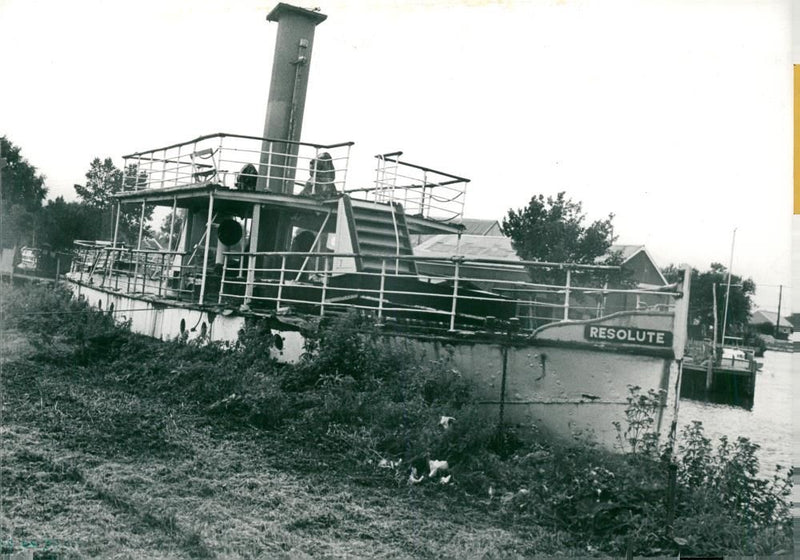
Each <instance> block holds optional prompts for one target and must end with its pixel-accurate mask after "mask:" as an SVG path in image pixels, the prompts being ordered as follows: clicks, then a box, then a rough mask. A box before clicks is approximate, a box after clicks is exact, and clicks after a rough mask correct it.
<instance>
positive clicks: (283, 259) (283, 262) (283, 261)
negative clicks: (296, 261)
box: [275, 255, 286, 311]
mask: <svg viewBox="0 0 800 560" xmlns="http://www.w3.org/2000/svg"><path fill="white" fill-rule="evenodd" d="M285 276H286V255H281V276H280V280H278V299H277V300H276V301H275V310H276V311H278V310H280V308H281V295H282V293H283V279H284V277H285Z"/></svg>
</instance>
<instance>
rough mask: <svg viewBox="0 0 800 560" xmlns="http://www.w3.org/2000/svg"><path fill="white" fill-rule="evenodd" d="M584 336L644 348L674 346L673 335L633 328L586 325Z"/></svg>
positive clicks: (666, 332) (588, 338) (665, 332)
mask: <svg viewBox="0 0 800 560" xmlns="http://www.w3.org/2000/svg"><path fill="white" fill-rule="evenodd" d="M583 335H584V337H585V338H586V339H587V340H602V341H604V342H605V341H610V342H624V343H625V344H640V345H644V346H672V333H671V332H668V331H656V330H652V329H636V328H633V327H601V326H599V325H586V328H585V329H584V331H583Z"/></svg>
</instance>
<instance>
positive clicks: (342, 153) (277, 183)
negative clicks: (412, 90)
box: [123, 133, 353, 196]
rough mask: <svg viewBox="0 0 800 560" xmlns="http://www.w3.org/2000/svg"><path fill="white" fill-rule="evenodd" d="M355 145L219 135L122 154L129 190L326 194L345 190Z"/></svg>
mask: <svg viewBox="0 0 800 560" xmlns="http://www.w3.org/2000/svg"><path fill="white" fill-rule="evenodd" d="M352 145H353V142H342V143H338V144H311V143H307V142H291V141H288V140H275V139H270V138H261V137H258V136H243V135H239V134H227V133H217V134H210V135H207V136H200V137H199V138H195V139H194V140H189V141H187V142H181V143H178V144H173V145H171V146H165V147H162V148H156V149H154V150H148V151H144V152H136V153H133V154H129V155H126V156H123V158H124V160H125V166H124V174H125V175H124V178H123V185H124V190H125V191H131V190H134V191H135V190H142V189H157V188H176V187H178V188H180V187H190V186H197V185H208V184H216V185H221V186H224V187H228V188H231V189H238V190H246V191H252V190H256V189H257V188H258V189H259V190H266V189H267V188H269V189H270V190H271V191H273V192H284V193H290V194H307V195H310V196H311V195H325V194H331V193H333V192H335V191H338V192H342V191H344V190H345V185H346V182H347V169H348V165H349V159H350V148H351V146H352Z"/></svg>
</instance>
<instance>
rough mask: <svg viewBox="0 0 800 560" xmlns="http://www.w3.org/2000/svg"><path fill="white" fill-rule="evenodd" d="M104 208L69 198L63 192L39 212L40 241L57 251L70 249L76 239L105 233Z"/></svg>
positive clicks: (99, 235) (92, 237)
mask: <svg viewBox="0 0 800 560" xmlns="http://www.w3.org/2000/svg"><path fill="white" fill-rule="evenodd" d="M102 218H103V211H102V210H101V209H99V208H95V207H93V206H90V205H88V204H83V203H80V202H66V201H65V200H64V198H63V197H61V196H59V197H58V198H56V199H55V200H49V201H48V202H47V204H46V205H45V206H44V207H43V208H42V209H41V211H40V212H39V223H38V229H39V242H40V243H47V244H48V245H50V247H51V248H52V249H54V250H56V251H70V250H71V249H72V245H73V243H74V242H75V240H76V239H97V238H99V237H101V236H102V233H103V232H102V224H103V219H102Z"/></svg>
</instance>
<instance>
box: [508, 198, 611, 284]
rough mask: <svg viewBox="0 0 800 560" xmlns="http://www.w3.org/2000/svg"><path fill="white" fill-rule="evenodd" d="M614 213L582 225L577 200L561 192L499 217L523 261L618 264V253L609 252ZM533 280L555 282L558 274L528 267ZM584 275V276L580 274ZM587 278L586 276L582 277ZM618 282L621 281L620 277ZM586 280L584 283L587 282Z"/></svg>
mask: <svg viewBox="0 0 800 560" xmlns="http://www.w3.org/2000/svg"><path fill="white" fill-rule="evenodd" d="M613 219H614V215H613V214H609V215H608V218H606V219H605V220H597V221H594V222H592V223H591V224H589V225H588V226H585V225H584V222H585V220H586V216H585V214H584V213H583V209H582V205H581V203H580V202H573V201H572V200H571V199H569V198H567V197H566V193H564V192H563V191H562V192H560V193H558V194H557V195H556V197H555V198H553V197H551V196H549V197H547V198H546V199H545V197H544V195H541V194H540V195H535V196H533V197H532V198H531V200H530V202H529V203H528V206H527V207H525V208H522V209H519V210H514V209H511V210H509V211H508V215H507V216H506V217H505V218H503V223H502V226H501V229H502V231H503V233H504V234H505V235H507V236H508V237H510V238H511V244H512V246H513V247H514V250H515V251H516V252H517V254H518V255H519V256H520V257H522V259H524V260H527V261H542V262H566V263H578V264H597V263H598V262H600V261H602V262H603V264H608V265H615V264H620V262H621V256H620V255H619V254H614V255H611V254H609V249H610V248H611V244H612V243H614V241H615V240H616V236H615V235H614V226H613V223H612V222H613ZM531 276H532V278H533V279H534V281H546V282H548V283H557V282H560V281H563V273H560V276H561V280H557V278H558V276H559V274H558V273H554V272H546V271H543V270H541V269H538V268H533V267H532V268H531ZM584 276H587V275H584ZM584 280H585V281H586V280H587V279H586V278H585V279H584ZM620 281H621V280H620ZM587 283H588V282H587Z"/></svg>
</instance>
